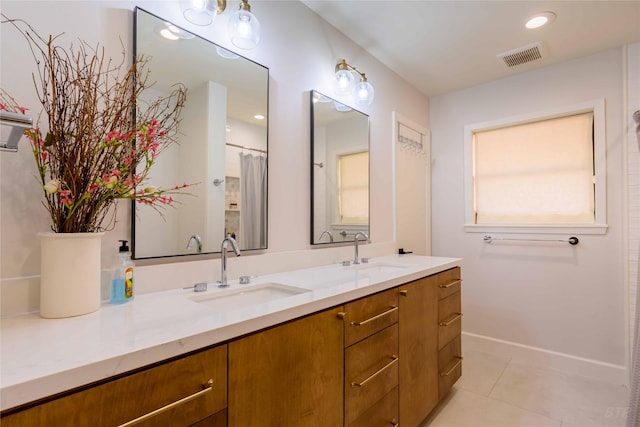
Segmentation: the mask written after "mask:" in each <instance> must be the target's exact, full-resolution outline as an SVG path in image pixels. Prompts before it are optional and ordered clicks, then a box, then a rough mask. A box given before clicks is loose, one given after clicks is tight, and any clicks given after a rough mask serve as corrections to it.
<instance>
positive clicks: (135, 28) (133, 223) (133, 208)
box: [130, 6, 271, 260]
mask: <svg viewBox="0 0 640 427" xmlns="http://www.w3.org/2000/svg"><path fill="white" fill-rule="evenodd" d="M133 12H134V15H133V60H134V61H136V60H137V58H138V55H139V54H140V52H138V51H139V47H138V35H139V34H138V33H139V31H138V20H139V16H138V15H139V12H144V13H145V14H147V15H149V16H151V17H153V18H156V19H158V20H160V21H164V22H167V23H170V24H172V25H175V26H176V27H177V28H179V29H180V30H181V31H184V32H186V33H189V34H191V35H193V36H194V38H197V39H200V40H202V41H204V42H206V43H208V44H210V45H212V46H213V48H221V49H222V50H226V51H229V52H231V53H232V54H235V55H237V56H238V57H239V58H240V59H243V60H245V61H248V62H249V63H251V64H255V65H256V66H259V67H261V68H263V69H264V71H265V72H266V79H265V92H266V93H265V95H266V99H265V101H266V102H265V116H266V123H265V142H266V149H265V150H264V154H265V156H266V160H265V162H266V166H265V167H266V171H265V174H266V176H265V179H266V183H265V199H266V200H265V204H266V206H265V223H266V229H265V230H264V236H265V242H264V246H263V247H259V248H246V249H242V250H243V252H244V251H264V250H266V249H268V246H269V233H268V229H269V227H268V223H269V218H268V212H269V186H268V183H269V167H268V166H269V115H270V112H269V83H270V78H271V77H270V73H269V68H268V67H266V66H264V65H262V64H259V63H258V62H256V61H253V60H251V59H249V58H246V57H244V56H242V55H240V54H238V53H237V52H234V51H231V50H229V49H227V48H226V47H224V46H220V45H218V44H217V43H215V42H213V41H211V40H209V39H206V38H204V37H202V36H200V35H198V34H195V33H192V32H191V31H188V30H186V29H184V28H183V27H181V26H179V25H176V24H174V23H172V22H171V21H169V20H166V19H164V18H162V17H161V16H158V15H157V14H155V13H152V12H149V11H148V10H146V9H144V8H141V7H139V6H136V7H135V8H134V11H133ZM143 54H144V52H143ZM152 67H153V62H150V66H149V70H151V69H152ZM178 81H179V79H176V83H178ZM187 97H188V94H187ZM178 131H180V129H178ZM231 145H232V146H235V147H238V148H241V147H240V146H238V145H235V144H231ZM245 149H246V150H252V151H254V149H252V148H248V147H245ZM225 175H226V173H225ZM131 203H132V205H131V236H130V240H131V251H132V259H136V260H151V259H160V258H174V257H185V256H186V257H194V256H197V257H200V256H203V255H205V256H206V255H212V254H219V253H220V249H219V248H218V246H217V244H215V245H214V246H213V247H214V248H217V249H216V250H209V251H206V252H204V251H203V252H200V253H197V252H188V253H187V252H185V253H176V254H170V255H164V254H163V255H149V256H147V255H145V256H139V255H136V223H137V217H136V203H137V202H136V201H135V200H132V202H131ZM223 234H224V230H223Z"/></svg>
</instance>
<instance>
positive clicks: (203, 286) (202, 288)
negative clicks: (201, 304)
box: [182, 282, 207, 292]
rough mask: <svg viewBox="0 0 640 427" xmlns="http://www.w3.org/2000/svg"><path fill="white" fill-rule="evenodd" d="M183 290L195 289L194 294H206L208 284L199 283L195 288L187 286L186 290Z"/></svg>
mask: <svg viewBox="0 0 640 427" xmlns="http://www.w3.org/2000/svg"><path fill="white" fill-rule="evenodd" d="M182 289H193V292H204V291H206V290H207V284H206V283H205V282H199V283H196V284H195V285H193V286H187V287H186V288H182Z"/></svg>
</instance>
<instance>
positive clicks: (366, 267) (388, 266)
mask: <svg viewBox="0 0 640 427" xmlns="http://www.w3.org/2000/svg"><path fill="white" fill-rule="evenodd" d="M351 268H352V269H353V270H358V271H366V272H368V273H396V272H398V271H401V270H402V269H405V268H407V266H406V265H402V264H392V263H383V262H371V263H363V264H355V265H353V266H352V267H351Z"/></svg>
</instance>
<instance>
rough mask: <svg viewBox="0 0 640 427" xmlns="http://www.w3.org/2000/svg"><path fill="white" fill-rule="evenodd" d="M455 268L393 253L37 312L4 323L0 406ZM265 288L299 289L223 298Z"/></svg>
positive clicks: (454, 261)
mask: <svg viewBox="0 0 640 427" xmlns="http://www.w3.org/2000/svg"><path fill="white" fill-rule="evenodd" d="M459 265H461V260H460V259H458V258H443V257H423V256H414V255H391V256H385V257H377V258H373V259H371V260H370V261H369V263H368V264H360V265H351V266H349V267H345V266H342V265H340V264H332V265H327V266H322V267H315V268H309V269H304V270H293V271H288V272H283V273H277V274H270V275H264V276H258V277H254V278H252V280H251V283H250V284H247V285H241V284H239V283H238V281H237V280H232V281H230V282H229V283H230V287H229V288H226V289H220V288H218V287H217V286H216V285H215V284H209V290H207V291H206V292H198V293H195V292H193V291H191V290H184V289H176V290H170V291H163V292H156V293H150V294H144V295H137V296H136V297H135V299H134V300H133V301H131V302H129V303H127V304H123V305H103V306H102V307H101V308H100V310H98V311H96V312H94V313H91V314H87V315H84V316H78V317H72V318H67V319H43V318H41V317H39V316H38V315H37V314H31V315H24V316H18V317H10V318H4V319H2V325H1V334H2V335H1V338H0V343H1V359H2V363H1V367H0V410H5V409H9V408H12V407H15V406H18V405H21V404H24V403H28V402H31V401H34V400H36V399H40V398H43V397H46V396H49V395H52V394H55V393H59V392H62V391H65V390H69V389H72V388H75V387H78V386H81V385H85V384H88V383H92V382H95V381H99V380H102V379H105V378H109V377H111V376H114V375H118V374H121V373H124V372H127V371H130V370H132V369H136V368H140V367H142V366H145V365H149V364H152V363H156V362H160V361H162V360H165V359H168V358H171V357H175V356H178V355H181V354H184V353H187V352H190V351H193V350H197V349H200V348H203V347H207V346H210V345H213V344H217V343H222V342H225V341H228V340H230V339H232V338H235V337H238V336H241V335H243V334H247V333H250V332H254V331H258V330H260V329H263V328H267V327H269V326H273V325H276V324H279V323H282V322H286V321H289V320H292V319H295V318H297V317H300V316H304V315H307V314H310V313H313V312H316V311H320V310H323V309H326V308H329V307H333V306H336V305H340V304H342V303H345V302H347V301H350V300H353V299H356V298H360V297H363V296H366V295H369V294H372V293H375V292H379V291H382V290H385V289H389V288H392V287H394V286H398V285H400V284H402V283H406V282H408V281H411V280H415V279H419V278H421V277H424V276H427V275H430V274H435V273H438V272H440V271H443V270H446V269H449V268H452V267H455V266H459ZM269 283H275V284H278V286H284V288H283V289H284V290H285V291H286V290H288V289H289V288H286V287H294V288H295V290H296V292H300V293H296V294H291V295H278V296H279V298H276V299H267V298H264V299H262V298H261V299H260V301H257V302H255V301H253V302H251V301H243V297H239V298H238V300H237V301H234V298H231V299H228V300H226V301H225V303H224V304H220V303H219V302H220V301H221V300H219V299H218V298H217V297H219V296H222V295H224V294H225V293H231V294H233V293H237V292H239V290H240V289H242V290H243V291H245V292H246V291H248V290H252V289H256V288H260V287H264V286H265V284H269ZM285 291H283V292H282V293H283V294H284V293H286V292H285ZM275 293H278V292H277V289H276V292H275ZM258 294H259V293H256V295H258ZM265 295H266V292H265V293H264V294H261V296H265ZM199 301H200V302H199Z"/></svg>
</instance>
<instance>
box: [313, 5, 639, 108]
mask: <svg viewBox="0 0 640 427" xmlns="http://www.w3.org/2000/svg"><path fill="white" fill-rule="evenodd" d="M302 2H303V3H304V4H306V5H307V6H308V7H309V8H311V9H312V10H313V11H315V12H316V13H317V14H319V15H320V16H321V17H322V18H324V19H325V20H326V21H327V22H329V23H330V24H331V25H333V26H334V27H336V28H337V29H338V30H340V31H341V32H342V33H344V34H345V35H346V36H348V37H349V38H350V39H352V40H353V41H355V42H356V43H357V44H358V45H360V46H362V47H363V48H364V49H365V50H366V51H368V52H369V53H370V54H371V55H373V56H374V57H375V58H377V59H378V60H379V61H380V62H382V63H383V64H385V65H386V66H388V67H389V68H391V69H392V70H393V71H395V72H396V73H397V74H399V75H400V76H401V77H403V78H404V79H405V80H407V81H408V82H409V83H410V84H411V85H413V86H414V87H416V88H417V89H418V90H420V91H421V92H423V93H424V94H425V95H427V96H434V95H438V94H442V93H446V92H450V91H454V90H459V89H463V88H466V87H470V86H474V85H478V84H482V83H486V82H489V81H492V80H496V79H500V78H503V77H507V76H511V75H514V74H516V73H521V72H525V71H529V70H532V69H535V68H540V67H545V66H547V65H550V64H554V63H557V62H562V61H567V60H571V59H574V58H578V57H581V56H586V55H591V54H594V53H596V52H600V51H603V50H607V49H610V48H613V47H616V46H622V45H624V44H628V43H632V42H637V41H640V0H631V1H577V0H568V1H567V0H565V1H515V0H512V1H484V0H476V1H453V0H449V1H427V0H414V1H403V0H387V1H381V0H374V1H371V0H352V1H345V0H302ZM542 11H552V12H554V13H555V14H556V15H557V18H556V19H555V21H554V22H552V23H551V24H548V25H546V26H544V27H541V28H537V29H533V30H528V29H526V28H525V27H524V23H525V21H526V19H527V18H528V17H529V16H531V15H533V14H535V13H537V12H542ZM538 41H541V42H543V43H544V46H545V50H546V53H547V54H546V56H543V58H542V59H539V60H536V61H532V62H528V63H525V64H521V65H516V66H514V67H507V66H506V65H505V64H504V62H502V61H501V60H499V59H498V58H497V57H496V55H498V54H500V53H503V52H506V51H510V50H513V49H517V48H520V47H522V46H526V45H529V44H531V43H534V42H538ZM338 59H341V58H338ZM345 59H346V60H347V62H349V63H350V64H351V65H353V66H355V67H357V68H359V69H360V67H361V65H360V64H358V63H352V61H355V60H354V58H345ZM362 71H364V72H366V73H367V77H368V78H369V80H370V82H371V83H372V84H373V85H374V86H375V74H370V71H368V70H362Z"/></svg>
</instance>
